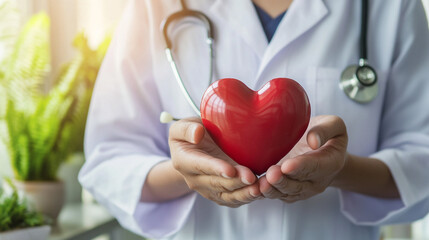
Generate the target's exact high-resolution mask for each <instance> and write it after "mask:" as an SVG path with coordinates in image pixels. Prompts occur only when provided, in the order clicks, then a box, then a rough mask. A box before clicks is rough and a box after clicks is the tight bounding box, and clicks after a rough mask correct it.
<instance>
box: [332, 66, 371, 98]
mask: <svg viewBox="0 0 429 240" xmlns="http://www.w3.org/2000/svg"><path fill="white" fill-rule="evenodd" d="M340 88H341V89H342V90H343V91H344V93H345V94H346V95H347V96H348V97H349V98H350V99H352V100H353V101H355V102H358V103H363V104H364V103H369V102H371V101H372V100H374V98H375V97H376V96H377V94H378V84H377V74H376V72H375V70H374V69H373V68H372V67H370V66H369V65H351V66H348V67H347V68H346V69H345V70H344V71H343V73H342V74H341V79H340Z"/></svg>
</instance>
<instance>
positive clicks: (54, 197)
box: [14, 181, 64, 222]
mask: <svg viewBox="0 0 429 240" xmlns="http://www.w3.org/2000/svg"><path fill="white" fill-rule="evenodd" d="M14 184H15V186H16V188H17V189H18V191H20V192H22V193H23V194H24V195H25V197H26V198H27V200H28V203H29V204H30V208H33V209H34V210H36V211H37V212H40V213H42V214H44V215H46V216H48V217H50V218H51V219H52V220H54V222H56V220H57V217H58V215H59V213H60V211H61V208H62V207H63V205H64V183H63V182H62V181H56V182H21V181H14Z"/></svg>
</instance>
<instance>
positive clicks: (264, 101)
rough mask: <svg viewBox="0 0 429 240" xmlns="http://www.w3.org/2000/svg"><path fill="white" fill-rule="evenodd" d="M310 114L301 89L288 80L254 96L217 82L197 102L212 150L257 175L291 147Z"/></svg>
mask: <svg viewBox="0 0 429 240" xmlns="http://www.w3.org/2000/svg"><path fill="white" fill-rule="evenodd" d="M310 111H311V110H310V102H309V100H308V97H307V94H306V93H305V91H304V89H303V88H302V87H301V85H299V84H298V83H297V82H295V81H294V80H292V79H288V78H276V79H273V80H271V81H269V82H268V83H267V84H265V85H264V86H263V87H262V88H261V89H260V90H259V91H257V92H255V91H252V90H251V89H249V88H248V87H247V86H246V85H245V84H244V83H242V82H241V81H239V80H237V79H233V78H225V79H221V80H218V81H216V82H214V83H213V84H211V85H210V86H209V88H208V89H207V90H206V92H205V93H204V95H203V98H202V101H201V118H202V122H203V124H204V127H205V128H206V129H207V131H208V132H209V134H210V136H211V137H212V138H213V140H214V141H215V142H216V144H217V145H218V146H219V147H220V148H221V149H222V150H223V151H224V152H225V153H226V154H227V155H228V156H229V157H231V158H232V159H233V160H234V161H236V162H237V163H238V164H240V165H243V166H246V167H248V168H249V169H251V170H252V171H253V172H254V173H255V174H257V175H261V174H263V173H264V172H266V171H267V170H268V168H269V167H270V166H272V165H275V164H277V163H278V162H279V161H280V159H281V158H283V157H284V156H285V155H286V154H287V153H288V152H289V151H290V150H291V149H292V148H293V146H295V144H296V143H297V142H298V141H299V139H300V138H301V136H302V135H303V134H304V132H305V130H306V129H307V126H308V123H309V121H310Z"/></svg>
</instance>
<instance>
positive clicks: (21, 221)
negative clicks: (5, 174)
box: [0, 188, 51, 240]
mask: <svg viewBox="0 0 429 240" xmlns="http://www.w3.org/2000/svg"><path fill="white" fill-rule="evenodd" d="M50 230H51V228H50V226H48V225H47V224H46V221H45V219H44V218H43V216H42V215H41V214H40V213H37V212H35V211H31V210H30V209H29V208H28V206H27V203H26V202H25V201H24V200H22V199H21V198H20V197H19V196H18V193H17V191H16V189H14V188H13V192H12V193H11V194H10V195H6V194H4V192H3V189H2V188H0V240H16V239H20V240H45V239H47V237H48V235H49V232H50Z"/></svg>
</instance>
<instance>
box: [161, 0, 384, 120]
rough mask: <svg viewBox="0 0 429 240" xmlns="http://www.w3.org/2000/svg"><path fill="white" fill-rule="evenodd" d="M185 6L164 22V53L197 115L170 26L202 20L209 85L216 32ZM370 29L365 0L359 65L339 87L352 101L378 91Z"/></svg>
mask: <svg viewBox="0 0 429 240" xmlns="http://www.w3.org/2000/svg"><path fill="white" fill-rule="evenodd" d="M180 4H181V6H182V9H181V10H180V11H178V12H175V13H173V14H171V15H169V16H168V17H167V18H166V19H164V21H163V24H162V27H161V29H162V34H163V37H164V41H165V44H166V49H165V53H166V55H167V59H168V61H169V62H170V65H171V68H172V70H173V73H174V76H175V78H176V80H177V83H178V84H179V86H180V89H181V91H182V93H183V95H184V96H185V98H186V100H187V101H188V103H189V104H190V106H191V107H192V109H193V110H194V112H195V113H196V114H197V115H199V116H200V115H201V113H200V110H199V107H198V105H197V104H196V103H195V102H194V101H193V100H192V98H191V96H190V94H189V92H188V90H187V88H186V86H185V85H184V83H183V80H182V77H181V76H180V72H179V70H178V68H177V64H176V61H175V60H174V57H173V53H172V47H173V43H172V41H171V39H170V37H169V34H168V29H169V27H170V26H171V25H172V24H173V23H175V22H178V21H180V20H183V19H184V18H195V19H197V20H199V22H200V23H202V24H203V26H204V27H205V28H206V31H207V38H206V43H207V46H208V51H209V57H210V71H209V81H208V83H209V85H210V83H211V81H212V75H213V67H214V61H213V43H214V38H213V31H212V22H211V21H210V19H209V18H208V17H207V16H206V15H205V14H204V13H202V12H199V11H195V10H190V9H188V8H187V6H186V4H185V2H184V0H180ZM367 31H368V0H362V17H361V34H360V53H359V64H358V65H351V66H348V67H347V68H346V69H345V70H344V71H343V72H342V74H341V79H340V84H339V86H340V88H341V89H342V90H343V91H344V93H345V94H346V95H347V97H349V98H350V99H351V100H353V101H355V102H358V103H368V102H371V101H372V100H373V99H374V98H375V97H376V96H377V93H378V85H377V73H376V72H375V70H374V68H372V67H371V66H370V65H368V58H367Z"/></svg>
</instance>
